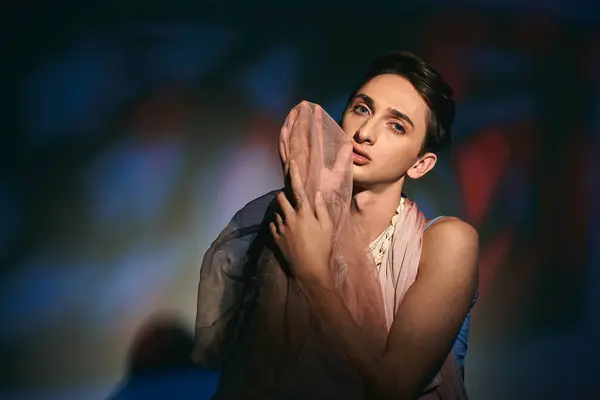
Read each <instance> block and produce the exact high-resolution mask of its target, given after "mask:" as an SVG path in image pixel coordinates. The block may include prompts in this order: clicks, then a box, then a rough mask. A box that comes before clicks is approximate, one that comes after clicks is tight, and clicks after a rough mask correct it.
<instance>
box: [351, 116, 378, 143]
mask: <svg viewBox="0 0 600 400" xmlns="http://www.w3.org/2000/svg"><path fill="white" fill-rule="evenodd" d="M354 140H355V141H356V143H370V144H374V143H375V140H376V137H375V126H374V118H369V119H367V120H365V121H364V122H363V123H362V125H361V126H359V127H358V129H357V130H356V132H355V133H354Z"/></svg>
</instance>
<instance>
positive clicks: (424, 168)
mask: <svg viewBox="0 0 600 400" xmlns="http://www.w3.org/2000/svg"><path fill="white" fill-rule="evenodd" d="M436 162H437V156H436V155H435V154H434V153H425V154H423V155H422V156H420V157H419V159H418V160H417V161H416V162H415V163H414V164H413V165H412V167H410V168H409V170H408V171H407V172H406V174H407V175H408V176H409V177H410V178H411V179H419V178H421V177H422V176H423V175H425V174H426V173H428V172H429V171H431V170H432V169H433V167H435V163H436Z"/></svg>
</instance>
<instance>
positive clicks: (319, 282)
mask: <svg viewBox="0 0 600 400" xmlns="http://www.w3.org/2000/svg"><path fill="white" fill-rule="evenodd" d="M317 263H318V265H312V268H303V267H302V266H300V268H298V269H297V271H303V272H301V273H297V274H296V275H295V279H296V282H297V284H298V286H299V287H300V289H301V290H302V291H303V292H305V293H308V292H311V293H312V292H315V291H316V292H321V291H327V290H329V289H331V287H332V286H333V279H332V277H331V273H330V271H329V264H328V263H327V262H325V261H321V262H317Z"/></svg>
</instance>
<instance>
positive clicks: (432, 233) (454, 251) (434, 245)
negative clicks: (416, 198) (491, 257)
mask: <svg viewBox="0 0 600 400" xmlns="http://www.w3.org/2000/svg"><path fill="white" fill-rule="evenodd" d="M478 255H479V234H478V233H477V230H476V229H475V228H474V227H473V226H471V225H470V224H469V223H467V222H465V221H463V220H461V219H460V218H456V217H444V218H442V219H440V220H439V221H436V222H435V223H434V224H433V225H431V226H430V227H429V228H428V229H427V230H426V231H425V233H424V234H423V250H422V252H421V263H420V267H419V269H421V268H424V269H429V268H434V269H435V270H436V272H438V273H439V272H441V271H440V270H441V269H442V270H443V269H447V270H450V271H455V270H456V269H460V270H461V271H462V272H465V273H472V272H475V269H476V266H477V258H478Z"/></svg>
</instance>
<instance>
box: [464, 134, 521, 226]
mask: <svg viewBox="0 0 600 400" xmlns="http://www.w3.org/2000/svg"><path fill="white" fill-rule="evenodd" d="M456 155H457V158H456V159H455V160H456V161H455V163H456V171H457V175H458V181H459V185H460V187H461V190H462V193H463V198H464V201H465V205H466V212H467V217H468V219H469V221H470V222H471V223H473V224H475V225H479V223H480V222H481V219H482V218H483V216H484V215H485V212H486V211H487V210H488V208H489V205H490V202H491V199H492V197H493V195H494V193H495V191H496V188H497V186H498V182H499V181H500V178H501V177H502V175H503V173H504V171H505V170H506V167H507V166H508V162H509V156H510V148H509V145H508V143H507V141H506V138H505V137H504V135H502V133H501V132H500V131H498V130H496V129H493V130H490V131H488V132H483V133H481V134H479V135H477V136H476V137H475V138H474V139H473V140H471V141H470V142H469V143H467V144H466V145H464V146H463V147H462V148H460V149H459V150H458V151H457V153H456Z"/></svg>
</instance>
